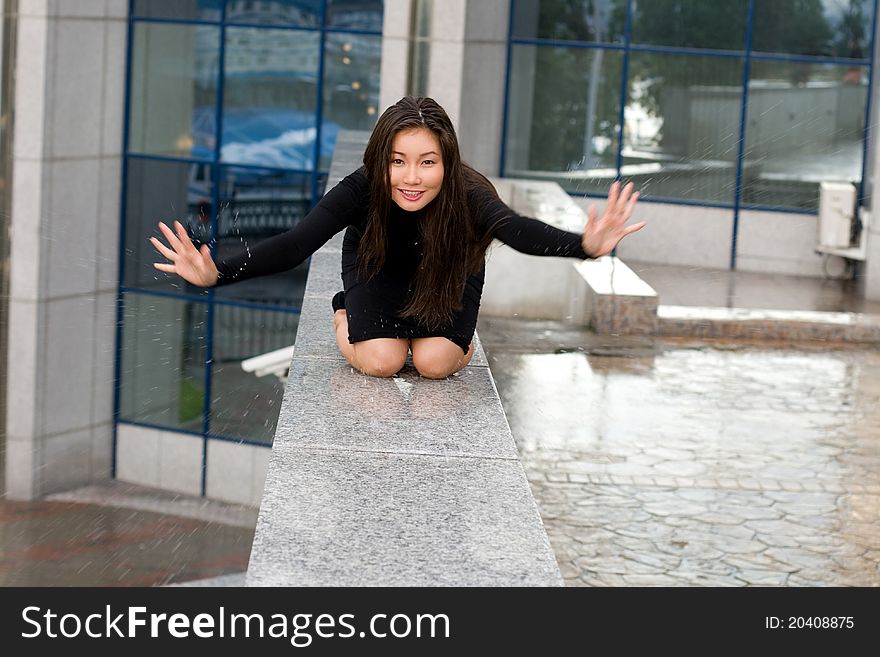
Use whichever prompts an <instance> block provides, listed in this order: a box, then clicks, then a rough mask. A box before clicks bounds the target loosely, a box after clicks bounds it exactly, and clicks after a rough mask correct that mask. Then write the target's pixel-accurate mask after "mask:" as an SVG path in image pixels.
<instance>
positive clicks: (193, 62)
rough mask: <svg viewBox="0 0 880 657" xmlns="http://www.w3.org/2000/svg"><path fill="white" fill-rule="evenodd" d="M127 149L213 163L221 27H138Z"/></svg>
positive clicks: (136, 26) (133, 61)
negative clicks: (210, 160) (211, 161)
mask: <svg viewBox="0 0 880 657" xmlns="http://www.w3.org/2000/svg"><path fill="white" fill-rule="evenodd" d="M132 53H133V55H132V64H131V89H130V93H131V103H130V106H131V117H130V120H129V126H128V149H129V152H134V153H149V154H152V155H165V156H177V157H187V158H198V159H211V158H212V157H213V155H214V144H215V139H216V137H215V126H214V123H215V120H214V117H215V114H216V113H217V105H216V99H217V79H218V71H219V63H220V28H217V27H209V26H204V25H169V24H165V23H135V26H134V47H133V50H132Z"/></svg>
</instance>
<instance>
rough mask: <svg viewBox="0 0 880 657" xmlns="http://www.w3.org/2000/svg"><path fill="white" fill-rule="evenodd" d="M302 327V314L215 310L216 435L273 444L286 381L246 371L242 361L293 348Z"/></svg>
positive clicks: (232, 308)
mask: <svg viewBox="0 0 880 657" xmlns="http://www.w3.org/2000/svg"><path fill="white" fill-rule="evenodd" d="M298 323H299V315H297V314H293V313H281V312H270V311H266V310H255V309H253V308H242V307H235V306H227V305H218V306H217V307H216V308H215V310H214V341H213V361H212V369H211V419H210V425H209V431H210V432H211V433H212V434H218V435H221V436H228V437H231V438H246V439H249V440H254V441H259V442H263V443H267V444H271V443H272V437H273V436H274V435H275V425H276V423H277V421H278V411H279V409H280V407H281V397H282V396H283V395H284V383H283V382H282V381H281V380H280V379H279V377H278V376H276V375H275V374H273V373H262V372H259V371H250V372H245V371H244V370H243V369H242V361H243V360H245V359H247V358H251V357H253V356H259V355H261V354H265V353H268V352H271V351H275V350H276V349H281V348H283V347H288V346H290V345H292V344H293V342H294V340H295V339H296V327H297V324H298ZM328 335H329V334H328ZM280 374H282V375H283V374H284V372H283V371H282V372H280Z"/></svg>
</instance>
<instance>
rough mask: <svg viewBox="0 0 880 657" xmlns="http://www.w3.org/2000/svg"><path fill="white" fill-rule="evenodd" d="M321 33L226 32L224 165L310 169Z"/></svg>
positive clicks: (312, 159)
mask: <svg viewBox="0 0 880 657" xmlns="http://www.w3.org/2000/svg"><path fill="white" fill-rule="evenodd" d="M320 40H321V35H320V33H319V32H300V31H297V30H273V29H257V28H228V29H227V30H226V59H225V63H224V65H225V69H224V72H225V79H224V94H223V140H222V146H221V150H220V156H221V159H222V160H223V161H224V162H229V163H235V164H256V165H259V166H271V167H279V168H286V169H300V170H306V171H308V170H310V169H314V160H315V158H314V148H315V137H316V135H317V125H316V119H315V113H316V110H317V104H316V100H317V96H316V94H317V82H318V63H319V47H320Z"/></svg>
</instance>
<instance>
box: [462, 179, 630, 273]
mask: <svg viewBox="0 0 880 657" xmlns="http://www.w3.org/2000/svg"><path fill="white" fill-rule="evenodd" d="M638 197H639V195H638V193H637V192H636V193H633V185H632V183H630V184H628V185H627V186H626V187H624V189H623V191H621V189H620V183H614V184H613V185H611V189H610V191H609V193H608V202H607V203H606V205H605V210H604V212H603V213H602V216H601V217H600V218H599V217H598V212H597V211H596V208H595V207H592V206H591V207H590V208H589V210H588V217H589V221H587V225H586V226H585V227H584V231H583V233H582V234H578V233H572V232H569V231H567V230H562V229H561V228H556V227H555V226H551V225H550V224H547V223H545V222H543V221H540V220H539V219H534V218H532V217H523V216H521V215H519V214H517V213H516V212H514V211H513V210H511V209H510V208H509V207H508V206H507V205H505V204H504V203H503V202H502V201H501V200H500V199H499V198H498V197H497V196H495V195H494V194H489V193H485V192H481V193H478V194H477V195H476V196H475V197H474V202H475V204H476V212H477V219H478V221H480V222H481V223H482V224H483V225H484V226H485V227H487V229H488V230H489V231H490V232H491V234H492V236H493V237H496V238H497V239H499V240H501V241H502V242H504V243H505V244H507V245H508V246H510V247H512V248H514V249H516V250H517V251H519V252H521V253H526V254H529V255H539V256H562V257H570V258H598V257H600V256H603V255H607V254H608V253H610V252H611V251H612V249H614V247H615V246H617V244H618V243H619V242H620V240H621V239H623V238H624V237H625V236H626V235H629V234H631V233H634V232H636V231H637V230H641V229H642V228H643V227H644V226H645V223H644V222H639V223H637V224H633V225H632V226H627V225H626V222H627V221H628V220H629V218H630V216H631V215H632V212H633V208H634V207H635V204H636V201H637V200H638Z"/></svg>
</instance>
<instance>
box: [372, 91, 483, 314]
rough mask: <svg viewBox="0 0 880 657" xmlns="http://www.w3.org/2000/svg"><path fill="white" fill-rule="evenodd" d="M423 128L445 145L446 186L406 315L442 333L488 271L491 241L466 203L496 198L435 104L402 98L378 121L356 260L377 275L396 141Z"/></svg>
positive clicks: (430, 213) (428, 221) (427, 227)
mask: <svg viewBox="0 0 880 657" xmlns="http://www.w3.org/2000/svg"><path fill="white" fill-rule="evenodd" d="M418 128H427V129H428V130H430V131H431V132H432V133H433V134H434V136H435V137H437V141H439V142H440V150H441V156H442V158H443V183H442V185H441V187H440V192H439V193H438V194H437V197H436V198H435V199H434V200H433V201H431V202H430V203H428V205H427V206H425V209H424V212H425V216H424V218H423V220H422V222H421V226H422V236H421V237H422V243H423V245H424V254H423V257H422V261H421V265H420V267H419V269H418V270H417V272H416V275H415V280H414V286H413V292H412V295H411V296H410V299H409V302H408V303H407V305H406V307H405V308H404V309H403V313H402V314H403V315H404V316H405V317H414V318H416V319H418V320H419V321H420V322H421V323H423V324H425V325H426V326H428V327H431V328H437V327H439V326H442V325H444V324H448V323H449V322H451V321H452V318H453V314H454V313H455V311H457V310H460V309H461V302H462V295H463V292H464V284H465V280H466V279H467V277H468V276H469V275H470V274H473V273H476V272H478V271H480V270H481V269H482V267H483V263H484V258H485V254H486V249H487V248H488V246H489V244H490V243H491V241H492V237H491V235H490V234H489V231H488V230H481V229H479V228H478V227H477V225H476V224H475V223H474V221H473V208H472V207H470V203H469V202H468V200H469V198H473V194H472V193H473V191H474V190H480V191H482V192H488V193H490V194H491V195H494V196H496V197H497V193H496V192H495V188H494V187H493V186H492V184H491V183H490V182H489V180H487V179H486V177H485V176H483V175H482V174H481V173H479V172H478V171H476V170H475V169H473V168H472V167H470V166H468V165H467V164H465V163H464V162H462V161H461V153H460V152H459V149H458V138H457V137H456V136H455V129H454V128H453V127H452V121H450V120H449V116H447V114H446V111H445V110H444V109H443V108H442V107H440V105H438V104H437V102H436V101H434V100H433V99H431V98H414V97H413V96H405V97H404V98H401V99H400V100H399V101H398V102H397V103H395V104H394V105H392V106H391V107H389V108H388V109H387V110H385V111H384V112H383V113H382V116H380V117H379V120H378V121H377V122H376V127H375V128H373V133H372V135H371V136H370V140H369V142H368V143H367V148H366V151H365V152H364V166H365V168H366V175H367V178H368V179H369V181H370V206H369V217H368V221H367V227H366V230H365V231H364V235H363V237H362V238H361V241H360V247H359V249H358V260H359V264H360V267H361V269H362V271H363V272H364V273H365V274H367V275H373V274H375V273H376V272H377V271H378V270H379V269H380V268H381V267H382V265H384V264H385V257H386V251H387V243H388V214H389V212H390V211H391V204H392V203H393V201H392V199H391V182H390V180H389V173H388V169H389V166H390V163H391V159H392V158H391V148H392V144H393V142H394V137H395V136H396V135H397V133H399V132H402V131H408V130H415V129H418ZM480 196H482V197H485V194H481V195H480Z"/></svg>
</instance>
